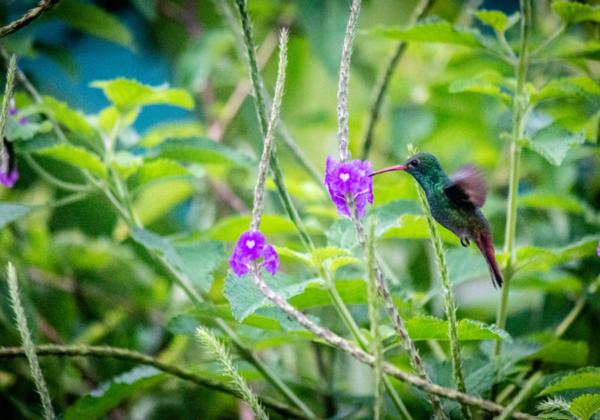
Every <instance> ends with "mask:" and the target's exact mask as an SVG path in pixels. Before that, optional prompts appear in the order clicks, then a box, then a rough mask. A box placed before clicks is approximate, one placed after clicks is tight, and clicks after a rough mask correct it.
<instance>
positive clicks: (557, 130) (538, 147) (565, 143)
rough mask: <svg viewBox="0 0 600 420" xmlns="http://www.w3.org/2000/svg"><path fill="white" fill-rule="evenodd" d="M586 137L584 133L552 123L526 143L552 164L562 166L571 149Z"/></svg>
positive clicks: (581, 142)
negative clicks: (573, 131)
mask: <svg viewBox="0 0 600 420" xmlns="http://www.w3.org/2000/svg"><path fill="white" fill-rule="evenodd" d="M584 142H585V137H584V135H583V134H582V133H571V132H569V131H567V130H565V129H564V128H561V127H558V126H556V125H551V126H549V127H546V128H542V129H541V130H539V131H538V132H536V133H535V134H534V135H533V136H532V137H531V138H530V139H526V140H525V145H526V146H527V147H528V148H529V149H531V150H533V151H534V152H536V153H538V154H539V155H541V156H542V157H543V158H544V159H546V160H547V161H548V162H550V163H551V164H552V165H555V166H560V164H561V163H562V162H563V160H565V158H566V157H567V153H568V151H569V149H571V148H572V147H574V146H576V145H579V144H583V143H584Z"/></svg>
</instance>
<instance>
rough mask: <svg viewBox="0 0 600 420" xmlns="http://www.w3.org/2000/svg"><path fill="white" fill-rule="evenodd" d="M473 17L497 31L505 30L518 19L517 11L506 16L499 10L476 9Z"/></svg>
mask: <svg viewBox="0 0 600 420" xmlns="http://www.w3.org/2000/svg"><path fill="white" fill-rule="evenodd" d="M475 17H477V19H479V20H480V21H481V22H483V23H485V24H486V25H488V26H491V27H492V28H493V29H494V31H496V32H498V33H503V32H506V31H507V30H508V29H510V28H511V27H512V26H513V25H514V24H515V23H517V22H518V20H519V17H520V16H519V13H518V12H517V13H515V14H513V15H511V16H506V15H505V14H504V13H503V12H501V11H499V10H478V11H477V12H475Z"/></svg>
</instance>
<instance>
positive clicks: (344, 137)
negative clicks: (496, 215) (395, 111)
mask: <svg viewBox="0 0 600 420" xmlns="http://www.w3.org/2000/svg"><path fill="white" fill-rule="evenodd" d="M359 12H360V0H353V1H352V5H351V6H350V17H349V18H348V24H347V26H346V35H345V37H344V44H343V48H342V60H341V63H340V75H339V86H338V106H337V113H338V131H337V140H338V143H339V150H340V162H341V163H340V164H339V166H340V167H343V168H342V169H344V170H347V172H339V173H337V172H336V174H337V177H338V178H339V179H340V180H341V181H343V183H344V184H346V183H347V182H349V181H354V180H356V181H355V184H358V185H359V186H362V185H363V183H364V182H365V181H362V177H361V176H360V175H361V174H360V169H365V168H363V167H361V166H359V165H360V164H359V163H358V162H360V161H354V162H350V163H347V162H348V161H349V159H350V151H349V149H348V81H349V79H350V59H351V57H352V45H353V40H354V34H355V33H356V26H357V22H358V14H359ZM327 164H328V169H329V166H330V162H329V161H328V162H327ZM345 166H350V168H352V167H356V168H357V169H358V172H359V174H358V176H355V177H353V176H352V175H353V174H352V172H350V171H349V170H348V169H346V168H345ZM336 169H337V168H336ZM328 172H329V171H328ZM327 175H328V174H327ZM327 175H326V178H325V180H326V184H327V185H328V187H329V192H330V195H331V196H332V200H333V202H334V204H336V207H337V208H338V211H339V212H340V213H342V214H344V215H347V214H346V213H345V212H344V210H345V209H349V213H350V214H349V216H350V219H351V220H352V222H353V224H354V227H355V230H356V235H357V237H358V241H359V243H360V245H361V247H362V249H363V252H364V253H365V255H366V254H368V250H367V235H366V233H365V229H364V226H363V225H362V222H361V221H360V218H361V217H362V216H363V215H364V204H362V205H361V201H360V200H364V199H363V198H362V197H361V195H365V194H364V193H363V192H362V191H361V190H362V189H364V188H358V189H357V188H354V189H353V188H350V187H345V188H346V189H344V188H337V187H336V185H337V184H334V183H332V182H328V180H327ZM368 175H369V174H368V173H367V174H366V177H367V178H369V177H368ZM335 182H336V183H337V182H338V180H335ZM370 182H372V181H370ZM368 185H370V188H371V190H370V191H371V193H370V201H371V202H372V184H367V186H368ZM332 190H333V192H336V191H339V192H344V193H345V194H344V201H345V204H346V207H345V208H344V207H342V206H340V205H339V203H338V202H337V201H336V199H335V198H334V196H335V194H332ZM357 199H358V200H359V201H358V202H357ZM357 204H358V205H357ZM374 275H375V279H376V283H377V290H378V292H379V294H380V296H381V297H382V298H383V301H384V306H385V310H386V312H387V314H388V316H389V317H390V319H391V320H392V324H393V325H394V328H395V330H396V332H397V333H398V335H399V336H400V340H401V342H402V344H403V346H404V348H405V349H406V350H407V351H408V354H409V358H410V362H411V366H412V367H413V369H414V370H415V372H416V373H417V375H419V376H420V377H421V378H422V379H423V380H425V381H427V382H429V383H431V380H430V379H429V376H428V375H427V372H426V371H425V366H424V364H423V360H422V359H421V356H420V355H419V352H418V350H417V347H416V346H415V343H414V342H413V341H412V340H411V338H410V336H409V335H408V331H407V329H406V326H405V325H404V321H403V319H402V317H401V316H400V313H399V312H398V309H397V308H396V306H395V305H394V302H393V300H392V296H391V294H390V292H389V290H388V288H387V285H386V283H385V278H384V275H383V272H382V270H381V267H380V264H379V263H378V262H377V261H376V260H375V263H374ZM428 396H429V399H430V401H431V405H432V407H433V411H434V415H435V417H437V418H441V419H444V418H447V417H446V414H445V413H444V410H443V408H442V404H441V402H440V400H439V398H438V397H437V396H435V395H433V394H428Z"/></svg>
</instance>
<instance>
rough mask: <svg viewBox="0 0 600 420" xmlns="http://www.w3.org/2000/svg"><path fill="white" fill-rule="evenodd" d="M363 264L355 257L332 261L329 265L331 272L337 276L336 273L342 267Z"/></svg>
mask: <svg viewBox="0 0 600 420" xmlns="http://www.w3.org/2000/svg"><path fill="white" fill-rule="evenodd" d="M361 263H362V262H361V261H360V260H359V259H358V258H355V257H339V258H335V259H333V260H332V261H331V263H330V264H329V270H331V272H332V273H333V274H335V272H336V271H337V270H339V269H340V268H342V267H345V266H347V265H359V264H361Z"/></svg>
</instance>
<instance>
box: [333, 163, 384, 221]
mask: <svg viewBox="0 0 600 420" xmlns="http://www.w3.org/2000/svg"><path fill="white" fill-rule="evenodd" d="M371 172H372V169H371V162H369V161H368V160H364V161H362V160H353V161H350V162H336V161H335V160H333V159H332V158H331V156H330V157H328V158H327V163H326V166H325V182H324V183H325V186H326V187H327V190H328V191H329V196H330V197H331V201H333V204H335V207H336V208H337V210H338V213H339V214H341V215H342V216H346V217H350V209H349V208H348V202H347V198H352V199H353V200H354V203H355V205H356V211H357V213H358V217H363V216H364V215H365V208H366V206H367V202H368V203H370V204H373V179H372V178H371V177H370V176H369V174H370V173H371Z"/></svg>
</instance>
